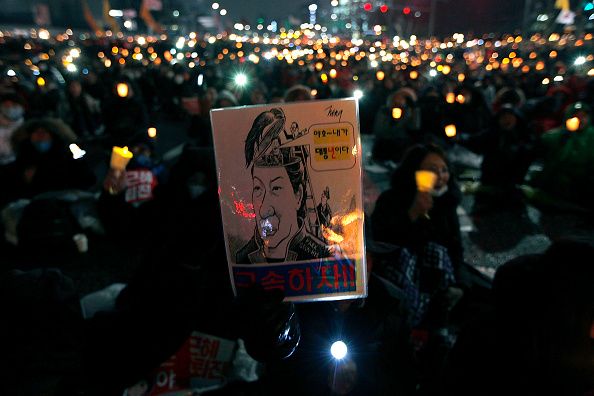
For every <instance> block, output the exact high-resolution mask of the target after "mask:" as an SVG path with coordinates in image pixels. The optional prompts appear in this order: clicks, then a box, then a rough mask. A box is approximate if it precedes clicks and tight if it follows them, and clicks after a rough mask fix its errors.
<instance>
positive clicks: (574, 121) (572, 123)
mask: <svg viewBox="0 0 594 396" xmlns="http://www.w3.org/2000/svg"><path fill="white" fill-rule="evenodd" d="M565 126H566V127H567V130H568V131H569V132H575V131H577V130H578V129H580V119H579V118H578V117H572V118H569V119H567V121H565Z"/></svg>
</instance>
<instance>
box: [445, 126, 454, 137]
mask: <svg viewBox="0 0 594 396" xmlns="http://www.w3.org/2000/svg"><path fill="white" fill-rule="evenodd" d="M445 134H446V136H447V137H449V138H453V137H455V136H456V125H454V124H450V125H447V126H446V127H445Z"/></svg>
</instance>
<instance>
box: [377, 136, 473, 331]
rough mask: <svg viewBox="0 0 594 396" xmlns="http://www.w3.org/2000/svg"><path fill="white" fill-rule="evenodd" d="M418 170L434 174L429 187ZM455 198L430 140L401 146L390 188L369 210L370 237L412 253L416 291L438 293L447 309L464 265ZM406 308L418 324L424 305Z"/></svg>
mask: <svg viewBox="0 0 594 396" xmlns="http://www.w3.org/2000/svg"><path fill="white" fill-rule="evenodd" d="M417 171H429V172H432V173H433V174H434V175H435V176H434V179H435V180H434V184H433V188H432V189H428V188H422V186H418V185H417V180H416V175H417ZM460 199H461V193H460V190H459V188H458V186H457V183H456V182H455V179H454V177H452V176H451V174H450V171H449V167H448V163H447V159H446V156H445V154H444V152H443V150H442V149H441V148H440V147H438V146H435V145H433V144H419V145H414V146H412V147H410V148H409V149H408V150H407V151H406V153H405V154H404V157H403V159H402V162H401V163H400V165H399V166H398V168H397V169H396V170H395V172H394V174H393V176H392V186H391V188H390V189H388V190H386V191H384V192H383V193H382V194H381V195H380V197H379V198H378V200H377V203H376V205H375V209H374V211H373V213H372V215H371V226H372V231H373V236H374V238H375V240H376V241H379V242H386V243H390V244H393V245H397V246H399V247H401V248H405V249H406V250H407V251H408V252H409V253H410V254H412V256H414V261H415V263H416V266H415V268H414V272H415V273H416V274H417V275H415V276H414V278H415V279H418V280H419V281H418V284H417V285H416V287H418V290H417V291H418V292H423V293H425V294H424V295H425V296H428V297H430V296H434V295H436V293H442V294H443V295H444V296H445V297H444V299H443V301H444V306H445V307H446V308H447V309H451V308H452V307H453V305H454V304H455V303H456V302H457V300H458V299H459V297H460V296H461V295H462V290H461V289H460V287H458V286H457V285H459V282H461V281H462V274H461V267H462V264H463V248H462V238H461V235H460V223H459V220H458V215H457V213H456V208H457V207H458V204H459V203H460ZM406 256H410V255H406ZM403 257H404V256H403ZM406 264H408V263H395V264H394V265H395V266H396V267H398V266H400V265H406ZM396 270H397V271H399V270H400V268H396ZM426 302H427V303H428V299H427V301H426ZM409 309H411V310H412V311H413V312H411V315H412V322H413V324H419V322H420V321H421V320H422V319H423V313H424V311H425V309H426V304H425V307H421V306H418V305H417V304H416V303H415V304H412V305H411V306H410V307H409Z"/></svg>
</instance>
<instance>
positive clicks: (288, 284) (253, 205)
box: [211, 99, 366, 301]
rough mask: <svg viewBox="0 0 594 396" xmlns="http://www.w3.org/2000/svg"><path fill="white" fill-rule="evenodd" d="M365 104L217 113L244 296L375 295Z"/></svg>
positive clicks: (231, 251)
mask: <svg viewBox="0 0 594 396" xmlns="http://www.w3.org/2000/svg"><path fill="white" fill-rule="evenodd" d="M357 116H358V107H357V101H356V100H355V99H343V100H330V101H311V102H301V103H291V104H271V105H263V106H249V107H235V108H227V109H216V110H212V111H211V122H212V130H213V138H214V144H215V154H216V162H217V170H218V179H219V180H218V181H219V197H220V203H221V215H222V218H223V226H224V230H225V240H226V247H227V260H228V263H229V272H230V275H231V281H232V283H233V288H234V291H235V293H236V294H237V293H238V292H241V289H242V288H246V287H249V286H250V285H252V284H254V283H259V284H261V285H262V286H263V287H264V289H278V290H281V291H282V292H284V294H285V296H286V299H287V300H290V301H316V300H322V299H324V300H330V299H332V300H334V299H342V298H356V297H362V296H365V295H366V289H365V287H366V282H365V277H366V274H365V249H364V241H363V198H362V189H361V142H360V136H359V124H358V117H357Z"/></svg>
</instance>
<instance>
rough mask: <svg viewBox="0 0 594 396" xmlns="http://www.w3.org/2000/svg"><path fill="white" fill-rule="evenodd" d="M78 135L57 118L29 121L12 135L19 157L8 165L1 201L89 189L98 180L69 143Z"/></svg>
mask: <svg viewBox="0 0 594 396" xmlns="http://www.w3.org/2000/svg"><path fill="white" fill-rule="evenodd" d="M74 142H76V135H75V134H74V132H72V130H71V129H70V128H69V127H68V126H67V125H66V124H65V123H64V122H62V121H60V120H57V119H49V118H48V119H35V120H29V121H27V122H25V123H24V124H23V125H22V126H21V127H20V128H18V129H17V130H16V131H15V132H14V135H13V136H12V141H11V143H12V146H13V147H14V148H15V152H16V159H15V161H14V162H12V163H11V164H9V165H7V166H6V167H5V169H4V171H3V172H2V175H1V178H2V179H3V180H2V184H3V185H4V186H9V188H4V189H2V194H1V198H0V204H1V203H7V202H11V201H13V200H15V199H18V198H32V197H34V196H36V195H38V194H40V193H44V192H49V191H58V190H66V189H80V190H85V189H87V188H89V187H91V186H92V185H93V184H94V183H95V175H94V174H93V172H92V170H91V168H90V167H89V165H88V164H87V162H86V160H85V158H84V157H82V158H78V157H77V158H74V157H75V156H74V155H73V153H72V152H71V150H70V149H69V145H70V144H72V143H74Z"/></svg>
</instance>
